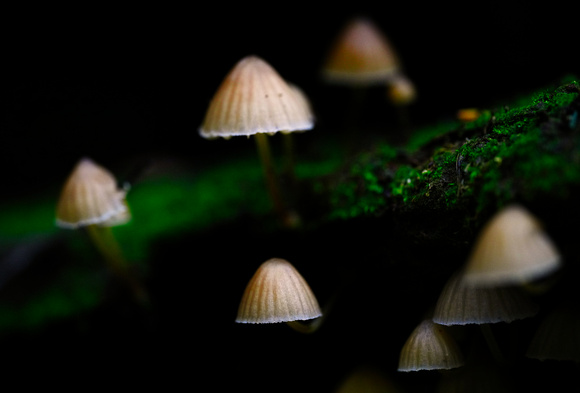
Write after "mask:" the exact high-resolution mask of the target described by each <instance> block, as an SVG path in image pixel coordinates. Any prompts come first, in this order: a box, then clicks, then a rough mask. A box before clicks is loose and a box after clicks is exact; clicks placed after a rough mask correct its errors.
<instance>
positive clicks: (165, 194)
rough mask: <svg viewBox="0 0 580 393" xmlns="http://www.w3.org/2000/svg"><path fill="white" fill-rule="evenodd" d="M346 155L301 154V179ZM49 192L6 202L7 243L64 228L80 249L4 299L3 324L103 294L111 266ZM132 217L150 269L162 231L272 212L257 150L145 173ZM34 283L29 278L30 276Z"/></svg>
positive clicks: (127, 236) (122, 232) (130, 242)
mask: <svg viewBox="0 0 580 393" xmlns="http://www.w3.org/2000/svg"><path fill="white" fill-rule="evenodd" d="M339 165H340V158H339V155H337V154H335V155H331V156H328V157H326V156H322V155H321V156H319V160H318V161H315V162H312V161H311V162H303V161H299V162H298V163H297V166H296V175H297V176H298V178H299V179H304V180H307V179H310V180H315V178H316V177H318V176H324V175H327V174H329V173H331V172H333V171H335V170H336V169H337V168H338V166H339ZM47 194H48V195H45V196H44V198H43V199H32V198H31V199H30V200H26V201H19V202H18V203H14V204H11V205H5V206H2V208H1V209H0V244H2V243H5V242H9V241H14V240H15V239H25V238H26V237H27V236H29V235H32V234H64V235H66V237H65V241H66V245H67V247H68V249H69V250H70V252H71V253H72V254H73V255H78V258H76V259H75V262H77V264H76V265H74V266H68V267H67V268H66V269H62V270H59V271H58V272H55V276H54V277H52V278H50V280H51V281H48V282H43V283H42V285H41V286H32V287H31V288H30V296H28V297H26V299H20V300H18V301H14V299H10V298H4V299H3V298H0V330H6V329H19V328H23V329H32V328H34V327H35V326H38V325H42V324H43V323H46V322H48V321H50V320H55V319H58V318H62V317H66V316H68V315H71V314H73V313H78V312H82V311H83V310H86V309H89V308H92V307H94V306H96V305H97V304H99V302H100V301H101V296H102V292H103V290H104V288H105V284H106V275H105V274H104V271H105V267H104V266H103V265H102V264H101V263H100V260H99V258H100V257H99V255H97V254H96V251H95V250H94V249H93V247H92V245H91V244H90V243H89V241H88V238H87V237H86V234H85V233H84V232H83V230H78V231H71V230H66V229H60V228H57V227H56V226H55V223H54V220H55V217H54V214H55V206H56V201H57V198H58V195H59V190H56V191H53V190H51V191H50V192H48V193H47ZM127 202H128V205H129V207H130V210H131V215H132V220H131V221H130V222H129V223H128V224H125V225H123V226H119V227H115V228H113V232H114V234H115V237H116V238H117V240H118V242H119V243H120V245H121V247H122V249H123V252H124V254H125V257H126V258H127V260H128V261H129V262H130V263H133V264H138V265H139V266H140V268H141V271H144V272H145V273H146V272H147V262H148V261H147V258H148V254H149V250H150V247H151V245H153V244H154V243H155V241H156V239H158V238H160V237H161V236H171V235H172V234H176V233H180V232H184V231H187V232H195V231H199V230H203V229H205V228H208V227H210V226H212V225H216V224H219V223H220V222H223V221H226V220H234V219H235V218H236V217H238V215H239V214H240V213H241V212H244V213H245V214H247V213H250V214H252V215H255V216H256V217H261V216H264V215H266V214H268V213H269V212H270V209H271V203H270V200H269V198H268V194H267V192H266V189H265V184H264V178H263V172H262V167H261V166H260V162H259V160H258V159H257V158H256V157H255V156H254V155H250V156H248V157H241V158H238V159H235V160H232V161H230V162H226V163H223V164H222V165H218V166H212V167H210V168H207V169H204V170H200V171H199V172H197V173H191V174H186V175H180V176H177V175H175V176H173V175H170V176H166V177H157V178H152V179H145V180H143V181H142V182H140V183H137V184H135V185H134V186H133V187H132V189H131V190H130V191H129V193H128V195H127ZM26 284H28V283H26Z"/></svg>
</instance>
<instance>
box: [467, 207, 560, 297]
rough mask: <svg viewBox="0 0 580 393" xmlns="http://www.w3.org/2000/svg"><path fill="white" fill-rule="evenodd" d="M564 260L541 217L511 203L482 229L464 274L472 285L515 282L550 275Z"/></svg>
mask: <svg viewBox="0 0 580 393" xmlns="http://www.w3.org/2000/svg"><path fill="white" fill-rule="evenodd" d="M560 263H561V262H560V255H559V253H558V251H557V249H556V247H555V246H554V244H553V243H552V241H551V239H550V238H549V237H548V235H547V234H546V233H545V232H544V230H543V229H542V227H541V225H540V223H539V222H538V220H537V219H536V218H535V217H533V216H532V214H531V213H529V212H528V211H527V210H526V209H524V208H523V207H522V206H519V205H510V206H507V207H505V208H504V209H502V210H501V211H500V212H498V213H497V214H496V215H495V216H493V217H492V218H491V220H490V221H489V222H488V223H487V224H486V225H485V226H484V228H483V229H482V230H481V232H480V234H479V235H478V238H477V240H476V242H475V245H474V247H473V250H472V252H471V255H470V257H469V259H468V260H467V263H466V265H465V272H464V275H465V280H466V281H467V282H469V283H470V284H472V285H505V284H515V283H523V282H526V281H531V280H534V279H537V278H541V277H543V276H546V275H548V274H549V273H551V272H552V271H554V270H556V269H558V268H559V267H560Z"/></svg>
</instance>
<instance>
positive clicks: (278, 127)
mask: <svg viewBox="0 0 580 393" xmlns="http://www.w3.org/2000/svg"><path fill="white" fill-rule="evenodd" d="M302 94H303V93H301V92H300V91H297V90H296V89H295V88H293V87H291V86H290V85H289V84H288V83H286V81H284V79H282V77H281V76H280V75H279V74H278V73H277V72H276V70H274V68H272V67H271V66H270V65H269V64H268V63H266V62H265V61H264V60H262V59H260V58H259V57H256V56H248V57H245V58H243V59H242V60H240V61H239V62H238V63H237V64H236V66H235V67H234V68H233V69H232V70H231V71H230V73H229V74H228V75H227V76H226V78H225V79H224V81H223V82H222V84H221V85H220V87H219V88H218V90H217V92H216V93H215V95H214V97H213V99H212V100H211V103H210V105H209V108H208V110H207V112H206V115H205V120H204V122H203V124H202V125H201V127H200V129H199V133H200V135H201V136H203V137H204V138H216V137H224V138H229V137H232V136H238V135H247V136H249V135H253V134H257V133H275V132H278V131H285V132H291V131H303V130H309V129H311V128H312V127H313V126H314V121H313V115H312V112H311V111H310V107H309V105H307V104H306V103H305V97H303V96H302Z"/></svg>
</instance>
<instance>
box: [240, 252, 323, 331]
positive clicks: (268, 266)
mask: <svg viewBox="0 0 580 393" xmlns="http://www.w3.org/2000/svg"><path fill="white" fill-rule="evenodd" d="M321 315H322V312H321V311H320V307H319V305H318V301H317V300H316V297H315V296H314V294H313V293H312V291H311V289H310V287H309V286H308V283H306V280H304V278H303V277H302V276H301V275H300V273H298V271H297V270H296V269H295V268H294V266H292V265H291V264H290V262H288V261H286V260H284V259H280V258H272V259H269V260H267V261H266V262H264V263H263V264H262V265H260V267H259V268H258V270H257V271H256V273H255V274H254V276H253V277H252V279H251V280H250V282H249V283H248V285H247V287H246V290H245V292H244V295H243V296H242V301H241V303H240V307H239V309H238V316H237V318H236V322H239V323H276V322H290V321H299V320H307V319H313V318H317V317H319V316H321Z"/></svg>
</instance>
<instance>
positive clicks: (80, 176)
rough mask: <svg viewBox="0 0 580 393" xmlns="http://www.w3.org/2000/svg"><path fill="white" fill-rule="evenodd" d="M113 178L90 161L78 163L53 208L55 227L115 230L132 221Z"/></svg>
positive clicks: (85, 160) (122, 193) (121, 193)
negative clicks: (95, 226)
mask: <svg viewBox="0 0 580 393" xmlns="http://www.w3.org/2000/svg"><path fill="white" fill-rule="evenodd" d="M125 194H126V193H125V191H124V190H119V189H118V187H117V183H116V181H115V178H114V177H113V175H112V174H111V173H110V172H109V171H107V170H106V169H105V168H103V167H101V166H99V165H97V164H95V163H94V162H93V161H92V160H90V159H89V158H83V159H81V160H80V161H79V162H78V164H77V165H76V166H75V168H74V170H73V172H72V173H71V174H70V176H69V177H68V179H67V181H66V183H65V185H64V187H63V189H62V192H61V195H60V199H59V201H58V204H57V208H56V224H57V225H58V226H60V227H62V228H69V229H75V228H79V227H83V226H86V225H92V224H98V225H101V226H115V225H121V224H124V223H126V222H128V221H129V220H130V218H131V215H130V213H129V209H128V208H127V204H126V202H125Z"/></svg>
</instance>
